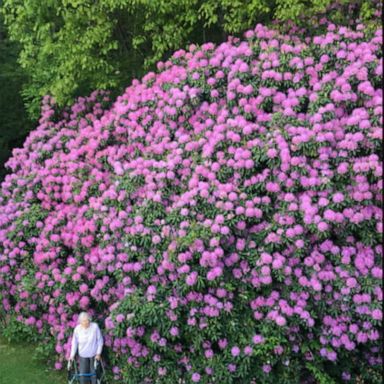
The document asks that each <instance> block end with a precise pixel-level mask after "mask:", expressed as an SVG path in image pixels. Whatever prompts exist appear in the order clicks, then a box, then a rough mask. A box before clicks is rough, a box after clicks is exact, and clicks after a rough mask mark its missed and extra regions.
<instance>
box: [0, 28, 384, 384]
mask: <svg viewBox="0 0 384 384" xmlns="http://www.w3.org/2000/svg"><path fill="white" fill-rule="evenodd" d="M381 42H382V31H381V30H378V31H376V32H375V33H372V34H371V35H369V33H368V32H367V31H366V30H365V29H364V28H363V26H359V28H357V30H354V31H353V30H350V29H348V28H344V27H336V26H334V25H332V24H330V25H329V26H328V31H327V32H326V33H325V34H323V35H319V36H315V37H313V38H306V39H302V38H301V37H300V36H298V35H295V34H293V33H292V34H287V35H281V34H279V33H278V32H276V31H274V30H270V29H267V28H266V27H264V26H262V25H257V26H256V28H255V29H254V30H250V31H247V32H246V34H245V38H244V39H243V40H242V39H239V38H234V37H230V38H229V39H228V41H227V42H224V43H222V44H220V45H218V46H215V45H214V44H212V43H206V44H203V45H202V46H201V47H197V46H195V45H191V46H190V47H189V49H188V50H179V51H177V52H175V53H174V55H173V56H172V57H171V58H170V59H169V60H168V61H166V62H159V63H158V65H157V69H158V70H157V72H156V73H155V72H150V73H148V74H147V75H146V76H145V77H143V79H142V80H141V81H138V80H134V81H133V83H132V85H131V86H130V87H128V88H127V89H126V90H125V92H124V94H123V95H121V96H119V97H118V98H117V100H116V101H115V102H114V104H113V105H112V106H111V107H109V106H108V94H107V93H105V92H94V93H93V94H92V95H91V96H90V97H87V98H80V99H79V100H78V101H77V102H76V104H74V105H73V107H72V108H71V109H68V110H66V111H64V112H63V113H62V114H59V113H58V112H57V111H56V110H55V107H54V101H53V100H52V99H50V98H49V97H46V98H45V99H44V103H43V108H42V117H41V119H40V122H39V123H40V125H39V126H38V127H37V129H36V130H35V131H33V132H31V134H30V135H29V137H28V138H27V139H26V141H25V143H24V146H23V148H19V149H15V150H14V151H13V156H12V158H11V159H9V161H8V162H7V167H8V168H9V169H10V171H11V173H10V174H9V175H7V176H6V178H5V181H4V182H3V183H2V185H1V192H0V298H1V306H0V309H2V310H3V311H4V312H6V313H8V314H14V315H15V316H16V318H17V320H18V321H20V322H24V323H25V324H27V325H29V326H31V327H34V328H35V329H36V331H37V332H38V333H39V334H40V335H41V338H42V339H45V340H49V339H50V338H52V336H53V337H54V339H55V345H54V348H55V351H56V353H57V364H56V366H57V367H60V366H61V364H60V363H62V361H63V359H64V358H65V356H66V354H68V350H69V346H70V344H69V342H70V340H69V339H68V337H69V335H70V333H71V329H72V327H73V326H74V325H75V324H76V320H77V314H78V312H79V311H81V310H88V311H90V312H91V313H93V314H95V315H96V316H99V319H103V321H104V320H105V322H104V324H103V325H104V333H105V344H106V347H107V348H108V349H109V353H110V356H111V358H112V361H113V362H114V368H113V372H114V374H115V377H117V378H122V379H124V378H126V377H124V374H126V375H128V376H129V377H131V378H132V377H135V378H137V380H139V379H140V380H148V382H151V381H150V380H154V379H155V376H159V377H163V376H164V377H170V378H172V377H173V376H172V375H176V374H177V372H179V371H178V370H179V369H184V370H185V372H186V373H184V375H186V376H185V377H188V380H190V382H204V383H209V382H210V380H215V378H217V377H220V378H221V380H222V382H232V381H229V380H235V379H236V378H239V377H241V375H242V374H244V372H245V375H246V376H247V377H249V378H250V379H251V378H255V379H256V380H260V381H258V382H263V381H262V380H263V377H264V378H265V377H266V376H268V375H269V376H270V375H272V374H273V372H275V371H276V372H278V369H279V366H280V365H281V366H282V367H283V368H284V370H285V371H286V372H291V374H292V375H294V374H297V367H301V366H305V364H306V362H308V361H313V360H314V356H316V361H323V363H324V364H325V365H326V364H332V363H333V362H335V361H337V362H338V364H339V365H340V366H343V364H345V365H346V366H347V365H348V364H349V362H350V361H358V365H361V367H364V366H369V367H371V368H370V369H373V368H374V367H376V366H380V365H381V360H380V352H381V347H380V345H381V339H380V338H381V336H380V332H379V329H380V324H381V321H382V310H381V303H382V286H381V279H382V248H381V246H380V238H381V235H382V232H383V228H382V210H381V208H380V204H381V200H382V164H381V158H380V148H381V145H382V130H381V125H382V89H381V76H382V57H381V53H382V52H381ZM347 363H348V364H347ZM170 367H174V369H173V368H172V369H170ZM242 372H243V373H242ZM154 375H155V376H154ZM238 375H240V376H238ZM340 375H341V371H340ZM348 375H349V376H348ZM128 376H127V377H128ZM292 377H293V376H292ZM343 377H350V373H348V372H343ZM169 380H171V379H169ZM226 380H227V381H226ZM169 382H171V381H169ZM173 382H177V381H176V379H175V381H173ZM215 382H217V380H216V381H215ZM292 382H294V380H293V381H292ZM295 382H296V381H295ZM297 382H298V381H297Z"/></svg>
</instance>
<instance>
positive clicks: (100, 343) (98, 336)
mask: <svg viewBox="0 0 384 384" xmlns="http://www.w3.org/2000/svg"><path fill="white" fill-rule="evenodd" d="M96 325H97V324H96ZM96 340H97V352H96V355H101V351H102V349H103V343H104V340H103V335H102V334H101V331H100V328H99V326H98V325H97V328H96Z"/></svg>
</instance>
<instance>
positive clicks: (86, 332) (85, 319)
mask: <svg viewBox="0 0 384 384" xmlns="http://www.w3.org/2000/svg"><path fill="white" fill-rule="evenodd" d="M78 322H79V324H78V325H76V327H75V329H74V331H73V336H72V347H71V354H70V357H69V358H70V360H73V359H74V358H75V355H76V351H77V350H78V352H79V360H80V374H84V373H93V374H95V367H94V363H95V358H96V359H97V360H100V358H101V356H100V355H101V351H102V349H103V336H102V335H101V332H100V328H99V326H98V325H97V324H96V323H94V322H92V319H91V316H90V315H89V313H87V312H81V313H80V315H79V317H78ZM90 378H91V383H92V384H96V375H94V376H90ZM87 379H89V377H86V376H80V382H81V384H84V383H88V380H87Z"/></svg>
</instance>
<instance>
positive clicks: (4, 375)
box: [0, 336, 67, 384]
mask: <svg viewBox="0 0 384 384" xmlns="http://www.w3.org/2000/svg"><path fill="white" fill-rule="evenodd" d="M33 351H34V348H33V346H31V345H24V344H9V343H8V342H7V340H6V339H5V338H4V337H2V336H0V384H66V383H67V380H66V375H65V372H64V371H62V372H57V371H55V370H53V369H50V368H49V367H47V365H46V364H44V362H43V361H38V360H36V359H34V358H33Z"/></svg>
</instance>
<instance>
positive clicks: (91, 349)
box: [70, 322, 104, 359]
mask: <svg viewBox="0 0 384 384" xmlns="http://www.w3.org/2000/svg"><path fill="white" fill-rule="evenodd" d="M103 342H104V341H103V336H102V335H101V331H100V328H99V326H98V325H97V324H96V323H94V322H92V323H91V324H89V327H88V328H84V327H82V326H81V325H80V324H78V325H77V326H76V327H75V329H74V331H73V336H72V346H71V355H70V358H71V359H73V358H74V357H75V355H76V351H77V350H78V352H79V356H81V357H94V356H96V355H100V354H101V351H102V349H103Z"/></svg>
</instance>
